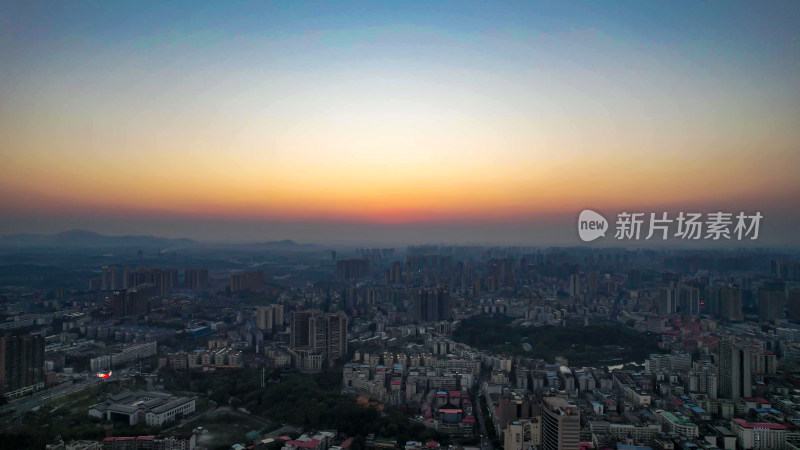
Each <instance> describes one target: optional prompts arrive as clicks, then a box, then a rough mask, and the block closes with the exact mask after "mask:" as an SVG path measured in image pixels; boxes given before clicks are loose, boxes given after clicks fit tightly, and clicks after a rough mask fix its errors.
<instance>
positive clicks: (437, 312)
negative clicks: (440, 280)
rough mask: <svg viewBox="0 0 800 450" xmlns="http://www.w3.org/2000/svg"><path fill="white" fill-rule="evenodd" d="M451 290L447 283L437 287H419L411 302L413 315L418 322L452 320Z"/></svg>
mask: <svg viewBox="0 0 800 450" xmlns="http://www.w3.org/2000/svg"><path fill="white" fill-rule="evenodd" d="M452 314H453V311H452V308H451V306H450V290H449V289H448V287H447V285H445V286H440V287H437V288H435V289H418V290H417V291H416V292H415V293H414V298H413V301H412V304H411V316H412V317H413V318H414V320H416V321H417V322H439V321H442V320H450V318H451V317H452Z"/></svg>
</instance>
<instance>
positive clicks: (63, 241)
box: [0, 229, 319, 251]
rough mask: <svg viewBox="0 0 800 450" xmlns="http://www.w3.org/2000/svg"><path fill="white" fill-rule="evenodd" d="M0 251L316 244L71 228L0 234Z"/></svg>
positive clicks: (312, 246)
mask: <svg viewBox="0 0 800 450" xmlns="http://www.w3.org/2000/svg"><path fill="white" fill-rule="evenodd" d="M0 247H2V248H37V247H38V248H47V247H52V248H119V247H129V248H130V247H133V248H151V249H152V248H157V249H174V248H181V247H184V248H185V247H204V248H215V247H221V248H235V249H250V250H267V251H270V250H271V251H310V250H315V249H317V248H319V246H318V245H316V244H300V243H297V242H295V241H293V240H291V239H284V240H282V241H265V242H256V243H251V244H247V243H239V244H216V243H201V242H197V241H195V240H193V239H189V238H177V239H173V238H165V237H158V236H134V235H126V236H108V235H105V234H100V233H95V232H94V231H89V230H81V229H73V230H67V231H62V232H60V233H54V234H35V233H18V234H7V235H0Z"/></svg>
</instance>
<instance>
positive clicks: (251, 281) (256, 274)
mask: <svg viewBox="0 0 800 450" xmlns="http://www.w3.org/2000/svg"><path fill="white" fill-rule="evenodd" d="M263 287H264V272H263V271H261V270H254V271H251V272H241V273H232V274H231V292H242V291H259V290H261V289H262V288H263Z"/></svg>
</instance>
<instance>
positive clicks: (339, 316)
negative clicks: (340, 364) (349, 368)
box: [309, 312, 347, 361]
mask: <svg viewBox="0 0 800 450" xmlns="http://www.w3.org/2000/svg"><path fill="white" fill-rule="evenodd" d="M309 328H310V330H309V332H310V335H311V344H312V345H311V348H312V350H313V351H315V352H318V353H322V354H323V355H325V359H327V360H329V361H332V360H334V359H338V358H341V357H343V356H346V355H347V315H346V314H344V313H343V312H336V313H329V314H321V315H317V316H314V317H313V318H312V319H311V323H310V326H309Z"/></svg>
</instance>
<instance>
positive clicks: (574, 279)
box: [569, 273, 583, 297]
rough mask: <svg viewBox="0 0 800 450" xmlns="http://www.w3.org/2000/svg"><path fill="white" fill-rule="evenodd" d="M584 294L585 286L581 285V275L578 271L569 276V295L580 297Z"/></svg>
mask: <svg viewBox="0 0 800 450" xmlns="http://www.w3.org/2000/svg"><path fill="white" fill-rule="evenodd" d="M581 294H583V286H581V276H580V275H579V274H577V273H575V274H572V275H570V276H569V296H570V297H579V296H580V295H581Z"/></svg>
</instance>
